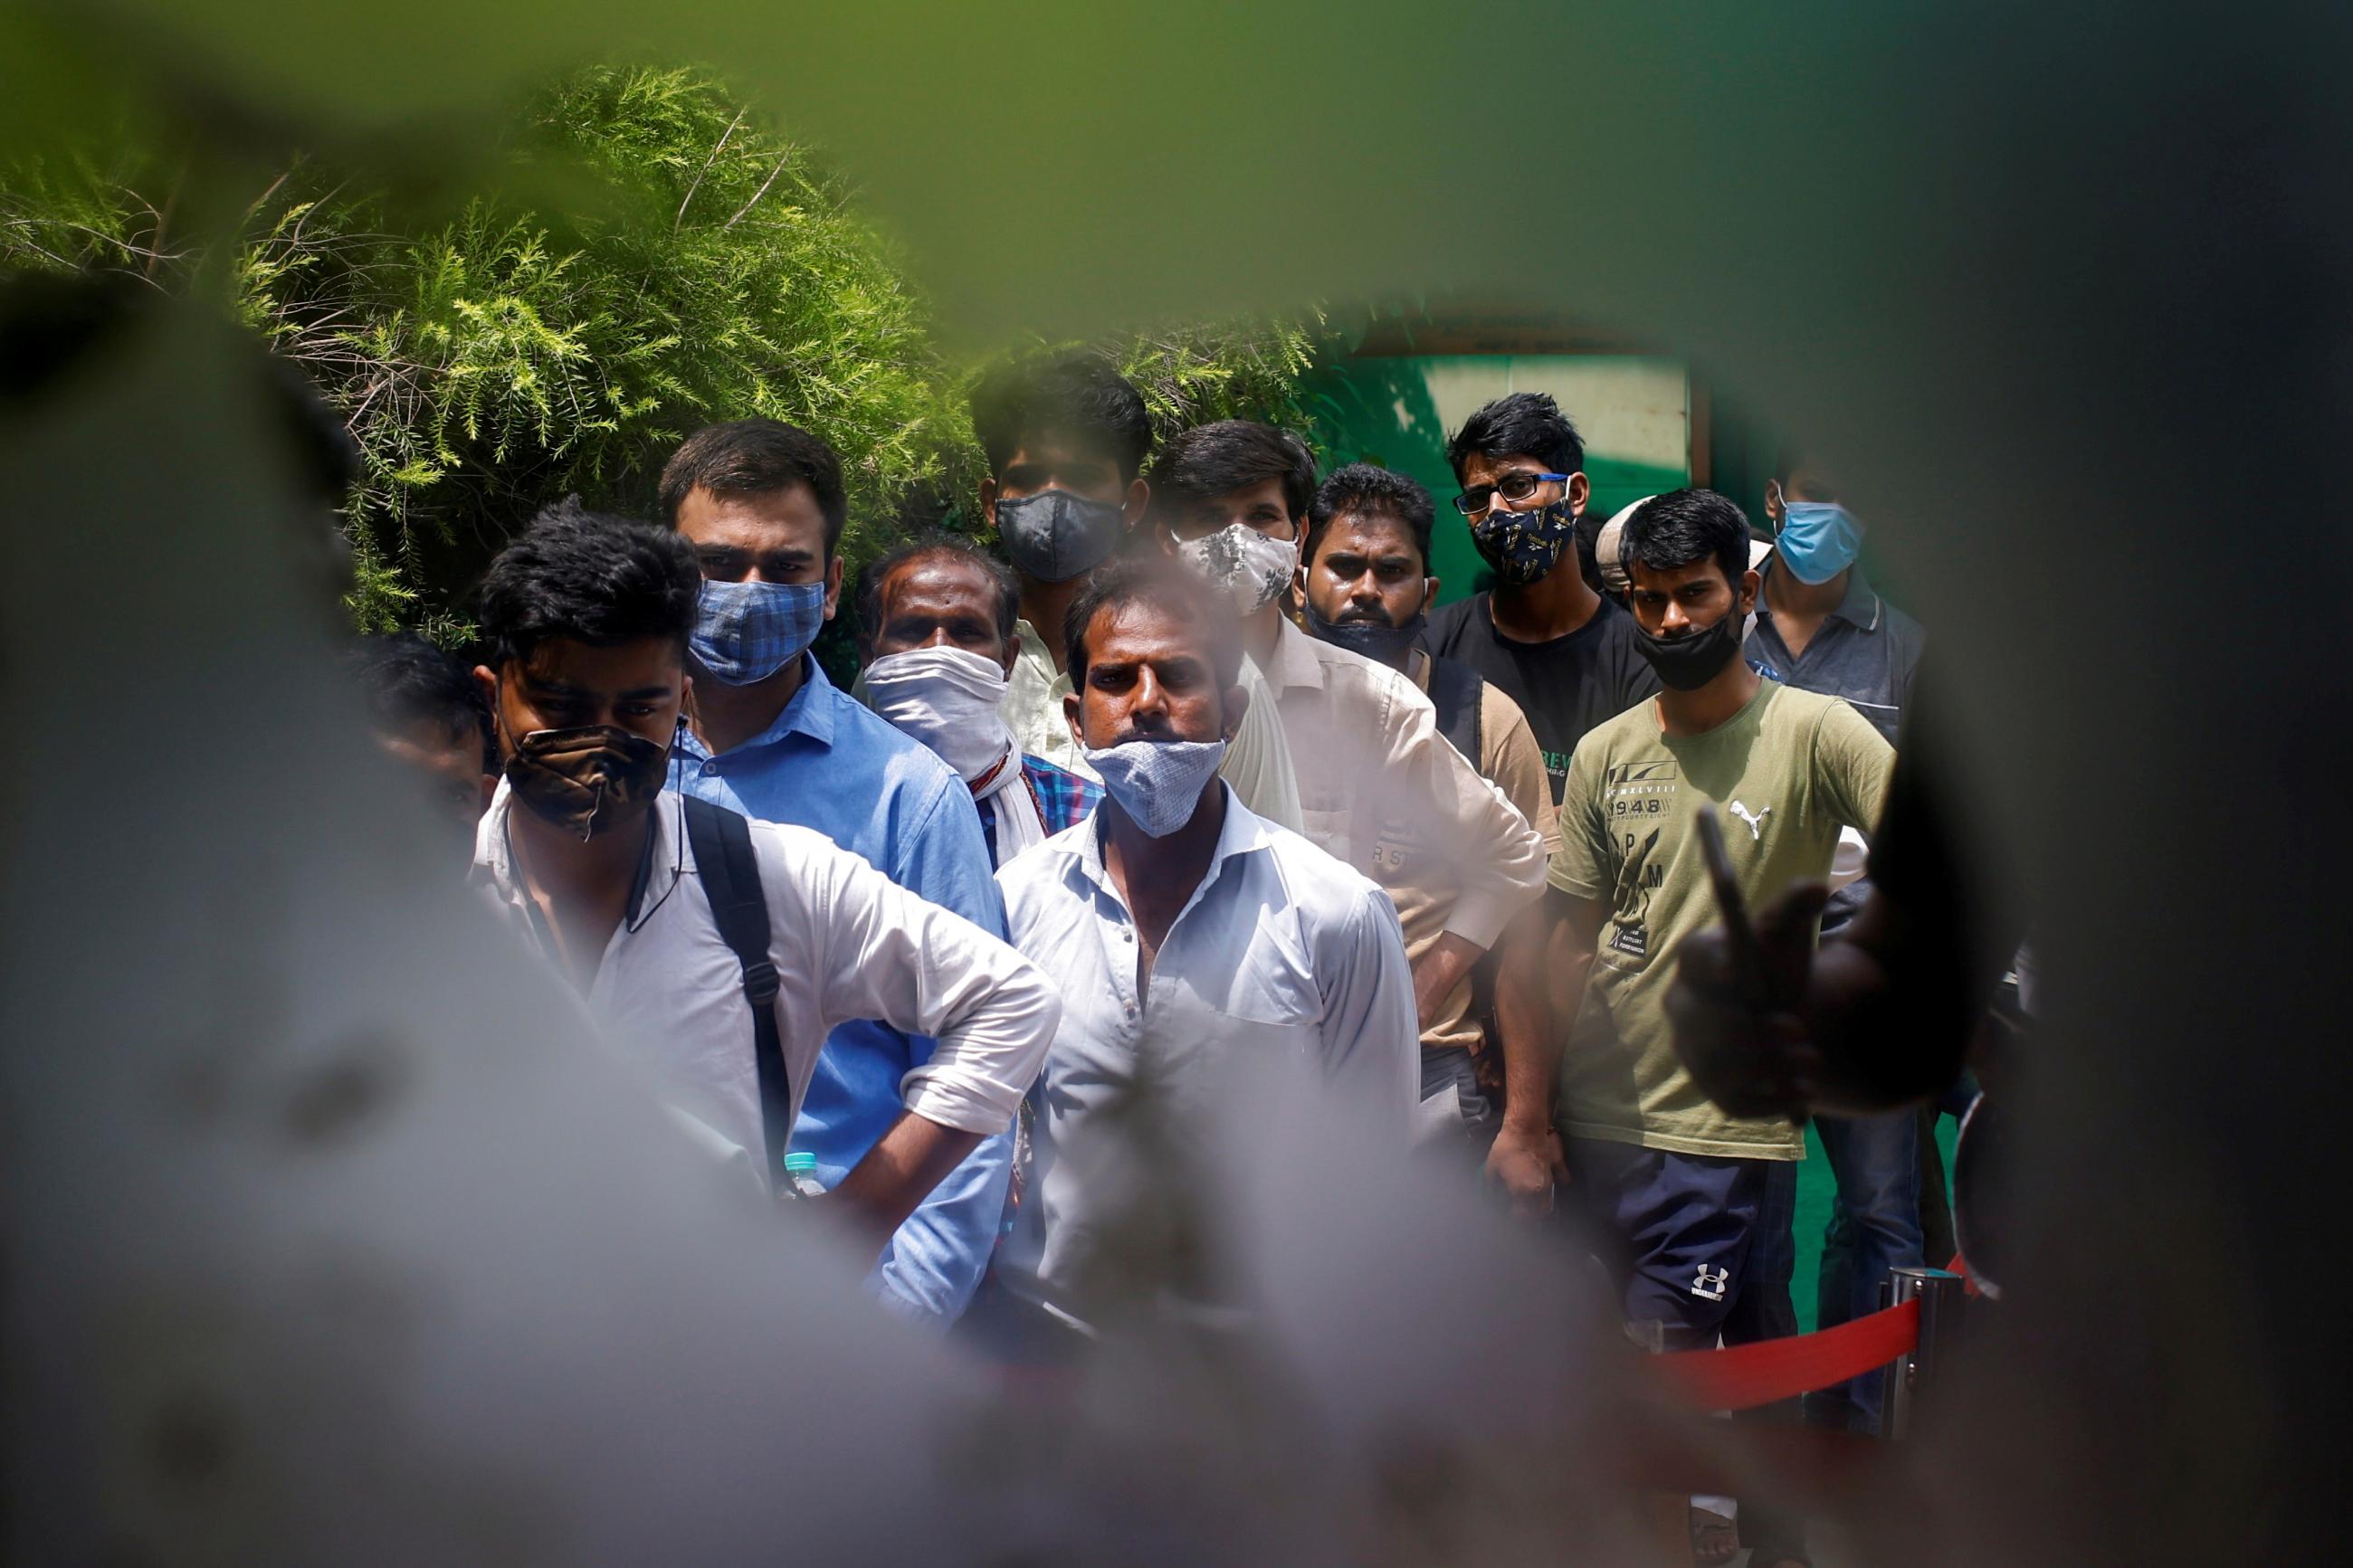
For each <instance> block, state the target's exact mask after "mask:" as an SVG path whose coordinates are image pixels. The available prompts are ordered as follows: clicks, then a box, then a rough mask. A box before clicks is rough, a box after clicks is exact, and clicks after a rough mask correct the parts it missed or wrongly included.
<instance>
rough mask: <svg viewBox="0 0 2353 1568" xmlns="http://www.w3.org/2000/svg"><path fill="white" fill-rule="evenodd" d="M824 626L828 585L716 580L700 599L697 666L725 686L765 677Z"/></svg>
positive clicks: (691, 643) (694, 644)
mask: <svg viewBox="0 0 2353 1568" xmlns="http://www.w3.org/2000/svg"><path fill="white" fill-rule="evenodd" d="M823 625H825V584H824V583H822V582H816V583H713V582H712V581H711V580H710V579H709V578H705V579H704V580H703V584H702V596H701V597H700V598H699V599H698V600H697V601H696V604H695V612H694V635H693V636H692V637H691V638H689V639H688V647H691V649H692V650H693V653H694V662H695V664H696V666H697V667H698V668H700V669H701V670H702V672H703V673H705V674H707V675H709V676H710V677H711V678H712V679H714V680H717V681H719V682H721V683H722V684H723V685H727V686H749V685H751V684H752V683H753V682H754V681H759V680H765V679H768V677H770V676H772V675H774V674H776V671H778V670H780V669H782V668H785V666H786V664H787V663H789V662H790V661H792V660H793V659H796V658H799V657H800V656H801V655H802V653H804V652H805V651H807V647H808V645H809V644H811V643H813V642H815V641H816V640H817V632H818V627H819V626H823Z"/></svg>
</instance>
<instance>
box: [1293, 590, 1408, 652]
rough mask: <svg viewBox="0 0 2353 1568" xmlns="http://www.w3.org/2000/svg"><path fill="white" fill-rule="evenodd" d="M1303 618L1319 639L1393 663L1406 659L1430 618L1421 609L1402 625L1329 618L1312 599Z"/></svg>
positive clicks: (1312, 635)
mask: <svg viewBox="0 0 2353 1568" xmlns="http://www.w3.org/2000/svg"><path fill="white" fill-rule="evenodd" d="M1304 618H1305V620H1306V622H1307V632H1308V635H1309V636H1311V637H1314V639H1315V640H1316V641H1317V642H1327V643H1330V644H1331V645H1332V646H1333V647H1344V648H1346V649H1347V650H1348V651H1349V652H1350V653H1360V654H1363V655H1364V656H1365V657H1366V658H1369V659H1371V660H1372V661H1373V662H1374V663H1375V664H1387V665H1392V666H1394V665H1398V664H1401V663H1403V662H1404V660H1405V655H1406V650H1407V649H1408V648H1409V647H1413V645H1414V640H1415V639H1416V638H1418V637H1420V636H1421V629H1422V627H1424V626H1428V625H1429V624H1430V617H1429V616H1427V615H1425V614H1423V613H1422V612H1420V611H1419V610H1417V611H1415V612H1414V616H1413V619H1411V620H1409V621H1408V622H1406V624H1405V625H1403V626H1391V625H1389V624H1388V622H1387V621H1327V620H1325V619H1324V616H1323V612H1321V611H1319V610H1318V609H1316V607H1315V605H1314V602H1313V601H1310V602H1309V604H1308V605H1307V613H1306V616H1305V617H1304Z"/></svg>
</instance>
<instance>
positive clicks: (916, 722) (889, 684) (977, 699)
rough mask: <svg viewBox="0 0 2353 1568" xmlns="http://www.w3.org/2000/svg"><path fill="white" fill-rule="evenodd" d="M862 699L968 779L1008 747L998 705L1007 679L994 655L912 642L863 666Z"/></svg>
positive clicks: (1007, 732)
mask: <svg viewBox="0 0 2353 1568" xmlns="http://www.w3.org/2000/svg"><path fill="white" fill-rule="evenodd" d="M864 681H865V686H866V691H867V700H868V701H869V703H870V704H871V706H872V707H873V709H874V711H876V712H877V713H880V714H881V715H882V717H883V718H885V719H888V720H889V721H891V722H892V724H893V725H894V726H896V727H897V728H898V729H899V730H900V731H902V732H903V733H904V734H906V735H907V736H909V737H910V738H911V739H913V740H916V741H920V742H923V744H924V745H926V746H929V747H930V748H931V749H932V750H933V751H934V752H937V753H938V754H939V757H940V760H941V761H942V762H944V763H947V765H948V766H950V767H952V768H954V769H955V771H956V773H957V776H959V777H960V778H962V779H963V780H964V781H965V783H966V784H971V783H972V782H973V781H975V780H976V779H978V778H979V777H981V776H982V775H983V774H984V773H987V772H988V771H989V770H990V769H991V768H994V767H996V766H997V763H1001V762H1003V761H1004V760H1005V754H1006V752H1008V751H1010V750H1011V749H1012V746H1013V732H1012V731H1010V730H1008V729H1007V728H1006V724H1005V716H1004V714H1003V712H1002V711H1001V708H1002V705H1003V703H1004V701H1005V691H1006V686H1007V681H1006V678H1005V670H1004V668H1003V667H1001V666H1000V665H998V664H997V661H996V660H995V659H992V658H983V657H982V656H981V655H979V654H976V653H973V652H970V651H969V650H967V649H965V648H960V647H915V648H909V649H908V650H907V651H906V652H904V653H892V654H885V655H883V656H882V657H881V658H878V659H876V660H875V661H874V662H873V663H871V664H870V665H868V666H867V667H866V671H865V676H864Z"/></svg>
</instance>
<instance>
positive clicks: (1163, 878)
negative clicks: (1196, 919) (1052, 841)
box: [1099, 779, 1226, 950]
mask: <svg viewBox="0 0 2353 1568" xmlns="http://www.w3.org/2000/svg"><path fill="white" fill-rule="evenodd" d="M1099 809H1100V810H1101V812H1102V814H1103V868H1104V869H1105V870H1106V871H1108V872H1110V873H1111V879H1112V886H1113V887H1114V888H1116V889H1119V894H1120V897H1122V898H1123V899H1125V900H1127V912H1128V914H1129V915H1130V916H1131V917H1133V918H1134V921H1135V927H1136V935H1137V937H1138V938H1139V940H1141V941H1142V942H1144V943H1145V946H1146V947H1147V948H1151V949H1155V950H1156V949H1158V947H1159V946H1160V943H1161V942H1162V941H1163V940H1165V939H1166V937H1167V935H1168V928H1169V927H1170V926H1173V925H1175V924H1176V916H1177V913H1178V911H1179V910H1183V909H1184V907H1185V903H1186V900H1188V899H1190V898H1191V897H1192V896H1193V891H1194V889H1197V888H1198V887H1199V886H1200V885H1201V879H1202V878H1203V877H1205V876H1207V875H1208V870H1209V862H1210V861H1212V860H1214V859H1216V858H1217V854H1218V836H1219V834H1221V833H1223V832H1224V831H1225V826H1226V788H1225V784H1224V783H1223V781H1221V780H1218V779H1212V780H1210V781H1209V786H1208V788H1207V789H1205V790H1203V791H1202V792H1201V801H1200V804H1199V805H1197V806H1195V807H1194V808H1193V816H1192V819H1191V820H1190V821H1188V822H1187V823H1186V824H1185V826H1182V827H1180V828H1178V829H1177V830H1176V832H1174V833H1172V834H1170V835H1169V836H1168V837H1166V838H1155V837H1152V836H1151V835H1150V834H1148V833H1146V832H1145V831H1144V829H1142V828H1140V827H1138V826H1135V824H1134V822H1132V821H1130V820H1129V819H1128V816H1127V813H1125V812H1124V811H1122V810H1120V809H1119V807H1118V805H1117V804H1116V803H1115V802H1111V801H1106V802H1104V803H1103V805H1102V806H1101V807H1100V808H1099Z"/></svg>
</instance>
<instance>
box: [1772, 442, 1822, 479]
mask: <svg viewBox="0 0 2353 1568" xmlns="http://www.w3.org/2000/svg"><path fill="white" fill-rule="evenodd" d="M1812 459H1813V454H1812V453H1811V452H1810V451H1808V450H1807V449H1806V448H1805V447H1801V446H1799V444H1798V443H1797V442H1795V441H1786V440H1785V441H1777V442H1775V443H1774V446H1773V466H1772V467H1771V468H1767V469H1766V470H1765V477H1766V478H1767V479H1774V480H1777V481H1778V482H1779V483H1780V484H1781V486H1782V487H1783V488H1784V489H1787V488H1788V483H1789V476H1790V475H1791V474H1794V473H1796V472H1797V471H1798V470H1799V468H1803V467H1804V466H1805V465H1806V464H1807V463H1809V462H1810V461H1812Z"/></svg>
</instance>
